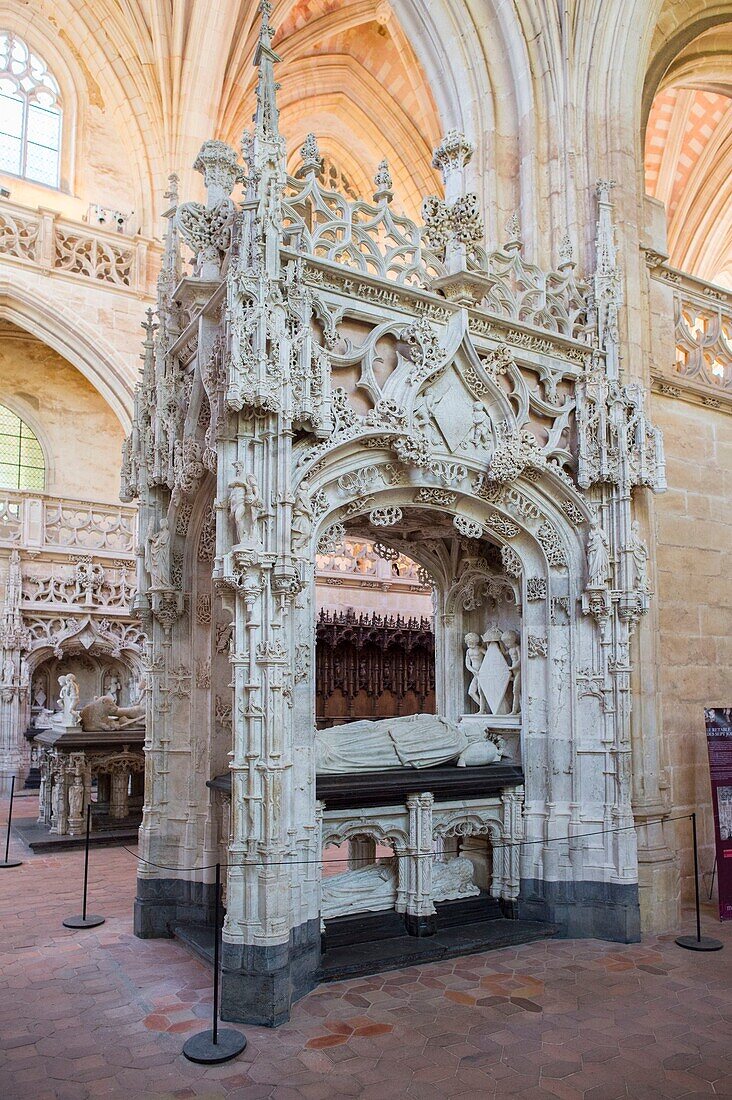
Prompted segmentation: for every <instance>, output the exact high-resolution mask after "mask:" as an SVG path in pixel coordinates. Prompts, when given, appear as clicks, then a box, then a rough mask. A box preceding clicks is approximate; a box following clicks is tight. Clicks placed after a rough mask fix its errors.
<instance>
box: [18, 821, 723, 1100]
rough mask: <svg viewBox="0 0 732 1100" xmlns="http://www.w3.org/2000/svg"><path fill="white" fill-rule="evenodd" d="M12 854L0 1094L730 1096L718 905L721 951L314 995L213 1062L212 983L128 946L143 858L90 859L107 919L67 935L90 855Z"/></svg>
mask: <svg viewBox="0 0 732 1100" xmlns="http://www.w3.org/2000/svg"><path fill="white" fill-rule="evenodd" d="M16 807H17V810H18V813H19V815H20V816H25V815H27V814H30V812H31V811H32V803H31V802H30V800H26V799H21V800H19V802H18V803H16ZM2 820H4V808H3V807H0V821H2ZM3 832H4V831H3ZM12 847H13V849H14V850H15V852H16V854H17V855H18V856H19V857H20V858H23V859H24V860H25V862H24V864H23V866H22V867H19V868H17V869H15V870H2V871H0V1098H2V1100H87V1098H91V1097H109V1098H114V1100H116V1098H122V1097H124V1098H125V1100H135V1098H137V1097H158V1098H166V1100H167V1098H176V1100H185V1098H189V1097H190V1098H192V1100H193V1098H196V1097H220V1096H228V1097H233V1098H237V1100H238V1098H242V1100H244V1098H248V1100H258V1098H265V1097H272V1098H276V1100H299V1098H301V1097H303V1098H307V1100H328V1098H335V1097H363V1098H364V1100H367V1098H373V1100H389V1098H391V1097H394V1098H396V1097H412V1098H415V1100H431V1098H433V1097H435V1098H436V1097H450V1096H458V1097H461V1098H463V1100H465V1098H472V1097H493V1096H495V1097H509V1096H510V1097H514V1096H515V1097H521V1098H523V1100H534V1098H552V1097H553V1098H556V1100H575V1098H579V1097H585V1098H588V1100H615V1098H616V1097H632V1098H633V1100H651V1098H656V1097H679V1098H681V1097H686V1098H689V1100H691V1098H701V1097H709V1096H718V1097H727V1098H732V1043H731V1042H730V1039H731V1038H732V981H730V978H731V977H732V927H730V926H729V925H728V926H721V925H719V924H718V923H716V921H713V919H712V916H713V914H712V910H711V909H710V910H709V915H708V916H705V925H706V926H707V930H708V932H709V933H710V934H712V935H715V936H717V937H719V938H722V939H724V940H725V943H726V950H724V951H723V952H721V953H715V954H713V955H704V954H692V953H691V952H686V951H682V950H680V949H679V948H677V947H676V946H675V945H674V944H673V938H672V937H671V936H665V937H660V938H649V939H647V940H646V941H645V942H644V943H642V944H635V945H630V946H622V945H617V944H607V943H601V942H596V941H588V940H584V941H544V942H541V943H538V944H536V945H531V944H529V945H526V946H523V947H518V948H507V949H504V950H500V951H495V952H490V953H487V954H483V955H473V956H471V957H469V958H464V959H459V960H457V961H454V962H448V963H433V964H431V965H427V966H424V967H411V968H409V969H408V970H404V971H399V972H393V973H387V974H380V975H378V976H377V977H374V978H366V979H364V978H361V979H354V980H352V981H348V982H340V983H338V984H334V985H329V986H321V988H320V989H319V990H316V991H315V992H313V993H312V994H310V996H309V997H307V998H305V999H304V1000H303V1001H301V1002H300V1003H299V1004H298V1005H297V1006H296V1007H295V1009H294V1011H293V1015H292V1020H291V1022H290V1023H289V1024H286V1025H284V1026H283V1027H281V1028H279V1029H278V1030H277V1031H270V1030H267V1029H264V1028H257V1027H247V1028H245V1031H246V1033H247V1035H248V1037H249V1046H248V1048H247V1050H246V1051H245V1052H244V1054H243V1055H242V1056H241V1057H240V1058H238V1059H236V1060H235V1061H233V1062H229V1063H228V1064H226V1065H224V1066H220V1067H217V1068H211V1069H206V1068H204V1067H202V1066H195V1065H193V1064H191V1063H189V1062H187V1061H186V1060H185V1059H184V1058H183V1057H182V1055H181V1053H180V1050H181V1045H182V1042H183V1040H184V1039H185V1037H186V1036H187V1035H189V1034H190V1033H191V1032H192V1031H195V1030H197V1029H198V1028H200V1027H202V1026H207V1020H208V1015H209V1011H210V998H211V991H210V990H211V987H210V974H209V972H208V971H207V970H206V968H205V967H204V966H202V965H201V964H199V963H198V962H197V961H195V960H194V959H193V958H191V957H190V956H189V955H188V954H187V952H186V951H185V950H184V949H183V948H181V947H179V946H178V944H176V943H175V942H172V941H170V940H157V941H152V940H147V941H142V940H137V939H135V938H134V936H133V935H132V922H131V906H132V898H133V895H134V881H135V861H134V860H133V859H132V857H131V856H129V855H128V854H127V853H125V852H124V851H122V850H120V849H97V850H96V851H92V854H91V882H92V884H93V885H92V890H91V894H90V911H91V912H98V913H101V914H103V915H104V916H105V917H106V918H107V920H106V923H105V924H104V925H102V926H101V927H99V928H97V929H95V930H92V931H85V932H80V931H79V932H72V931H69V930H67V929H64V928H63V927H62V925H61V920H62V918H63V917H65V916H68V915H70V914H73V913H76V912H78V911H79V909H80V889H81V877H82V858H83V857H82V854H81V853H80V852H66V853H65V852H61V853H58V854H54V855H52V856H33V855H30V854H29V853H28V852H27V851H25V850H24V849H22V847H21V845H20V843H18V842H15V843H14V844H13V846H12ZM688 925H689V927H688V930H689V931H691V930H692V929H691V921H690V918H689V920H688Z"/></svg>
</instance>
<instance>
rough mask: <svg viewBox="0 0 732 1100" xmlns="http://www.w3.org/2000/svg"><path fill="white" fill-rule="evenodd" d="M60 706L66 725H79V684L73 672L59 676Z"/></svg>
mask: <svg viewBox="0 0 732 1100" xmlns="http://www.w3.org/2000/svg"><path fill="white" fill-rule="evenodd" d="M58 682H59V686H60V688H61V691H60V693H59V700H58V703H59V706H60V707H61V712H62V715H61V717H62V721H63V724H64V725H65V726H77V725H78V724H79V685H78V683H77V682H76V677H75V676H74V674H73V673H72V672H69V673H68V674H67V675H66V676H59V678H58Z"/></svg>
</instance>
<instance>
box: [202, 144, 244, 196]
mask: <svg viewBox="0 0 732 1100" xmlns="http://www.w3.org/2000/svg"><path fill="white" fill-rule="evenodd" d="M193 168H194V170H195V171H196V172H200V173H201V175H202V176H203V180H204V183H205V184H206V188H207V191H208V195H207V206H209V207H212V206H215V205H216V204H217V203H219V202H221V200H222V199H226V198H228V197H229V195H230V194H231V192H232V191H233V189H234V184H235V183H240V182H241V181H242V180H243V179H244V172H243V170H242V167H241V165H240V164H239V161H238V160H237V156H236V152H235V150H234V149H232V148H231V146H230V145H227V144H226V142H225V141H204V143H203V145H202V146H201V149H200V152H199V154H198V156H197V157H196V159H195V161H194V162H193Z"/></svg>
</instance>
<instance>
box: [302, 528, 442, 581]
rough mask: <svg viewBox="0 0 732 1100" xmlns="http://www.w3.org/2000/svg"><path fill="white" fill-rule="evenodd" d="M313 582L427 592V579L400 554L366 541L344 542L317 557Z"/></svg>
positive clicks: (417, 567)
mask: <svg viewBox="0 0 732 1100" xmlns="http://www.w3.org/2000/svg"><path fill="white" fill-rule="evenodd" d="M317 580H318V582H319V583H321V584H322V583H325V584H348V585H357V586H358V585H363V586H364V587H366V588H373V587H378V588H390V587H392V586H394V587H401V588H403V587H404V586H406V587H407V588H408V590H409V591H419V592H422V591H424V592H427V591H429V588H428V578H427V576H426V574H425V573H424V571H423V570H422V569H420V567H419V566H418V565H417V563H416V562H414V561H412V559H411V558H407V557H405V555H404V554H400V553H398V552H397V551H396V550H392V549H391V548H390V547H387V546H383V545H382V544H381V543H378V542H376V543H371V542H368V541H366V539H344V540H343V543H342V544H341V545H340V546H338V547H337V548H336V549H335V550H334V551H333V553H330V554H318V555H317Z"/></svg>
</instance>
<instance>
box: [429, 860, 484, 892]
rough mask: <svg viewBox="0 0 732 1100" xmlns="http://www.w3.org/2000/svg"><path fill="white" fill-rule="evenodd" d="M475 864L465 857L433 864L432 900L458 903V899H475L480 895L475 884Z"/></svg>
mask: <svg viewBox="0 0 732 1100" xmlns="http://www.w3.org/2000/svg"><path fill="white" fill-rule="evenodd" d="M473 871H474V868H473V864H472V863H471V862H470V860H469V859H466V858H465V856H457V857H456V858H455V859H448V860H445V861H444V862H440V861H439V860H436V861H435V862H434V863H433V864H432V900H433V901H457V899H458V898H474V897H476V896H477V895H478V894H479V893H480V889H479V887H477V886H476V885H475V883H474V882H473Z"/></svg>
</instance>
